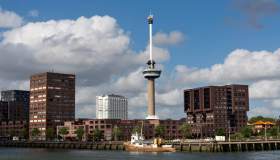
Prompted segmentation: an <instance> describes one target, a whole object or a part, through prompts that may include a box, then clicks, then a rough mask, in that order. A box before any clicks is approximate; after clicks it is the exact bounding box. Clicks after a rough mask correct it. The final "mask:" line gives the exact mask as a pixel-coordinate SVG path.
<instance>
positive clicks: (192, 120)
mask: <svg viewBox="0 0 280 160" xmlns="http://www.w3.org/2000/svg"><path fill="white" fill-rule="evenodd" d="M184 109H185V112H186V114H187V123H189V124H190V125H191V126H192V134H193V136H196V137H210V136H214V135H215V132H216V131H217V130H218V129H220V128H222V129H224V130H225V132H226V133H229V129H230V132H231V133H234V132H236V131H239V130H240V129H241V128H242V127H243V126H245V125H246V124H247V120H248V117H247V111H249V93H248V86H247V85H225V86H207V87H201V88H195V89H187V90H185V91H184Z"/></svg>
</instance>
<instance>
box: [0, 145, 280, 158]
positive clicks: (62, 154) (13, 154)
mask: <svg viewBox="0 0 280 160" xmlns="http://www.w3.org/2000/svg"><path fill="white" fill-rule="evenodd" d="M35 159H36V160H37V159H40V160H104V159H106V160H110V159H116V160H123V159H127V160H140V159H149V160H173V159H176V160H181V159H191V160H239V159H240V160H241V159H242V160H267V159H269V160H279V159H280V151H265V152H238V153H188V152H176V153H129V152H124V151H92V150H61V149H39V148H38V149H37V148H4V147H3V148H0V160H35Z"/></svg>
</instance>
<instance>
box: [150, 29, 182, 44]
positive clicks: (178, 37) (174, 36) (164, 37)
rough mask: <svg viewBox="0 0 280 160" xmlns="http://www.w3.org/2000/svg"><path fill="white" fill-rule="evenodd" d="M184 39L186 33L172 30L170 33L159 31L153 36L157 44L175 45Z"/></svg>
mask: <svg viewBox="0 0 280 160" xmlns="http://www.w3.org/2000/svg"><path fill="white" fill-rule="evenodd" d="M184 39H185V36H184V34H183V33H182V32H179V31H172V32H170V33H169V34H167V33H163V32H157V33H156V34H155V35H154V36H153V42H154V43H155V45H175V44H179V43H181V42H182V41H184Z"/></svg>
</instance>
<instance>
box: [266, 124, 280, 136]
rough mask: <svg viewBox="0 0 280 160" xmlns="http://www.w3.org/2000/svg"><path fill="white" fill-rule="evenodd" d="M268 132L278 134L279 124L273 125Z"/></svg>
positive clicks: (271, 134) (273, 134)
mask: <svg viewBox="0 0 280 160" xmlns="http://www.w3.org/2000/svg"><path fill="white" fill-rule="evenodd" d="M268 133H269V135H270V136H277V134H278V127H277V126H273V127H272V128H270V129H269V130H268Z"/></svg>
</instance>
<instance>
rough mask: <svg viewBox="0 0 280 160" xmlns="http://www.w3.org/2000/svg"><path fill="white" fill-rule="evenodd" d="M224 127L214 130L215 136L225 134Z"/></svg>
mask: <svg viewBox="0 0 280 160" xmlns="http://www.w3.org/2000/svg"><path fill="white" fill-rule="evenodd" d="M225 135H226V134H225V129H224V128H219V129H217V130H216V136H225Z"/></svg>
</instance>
